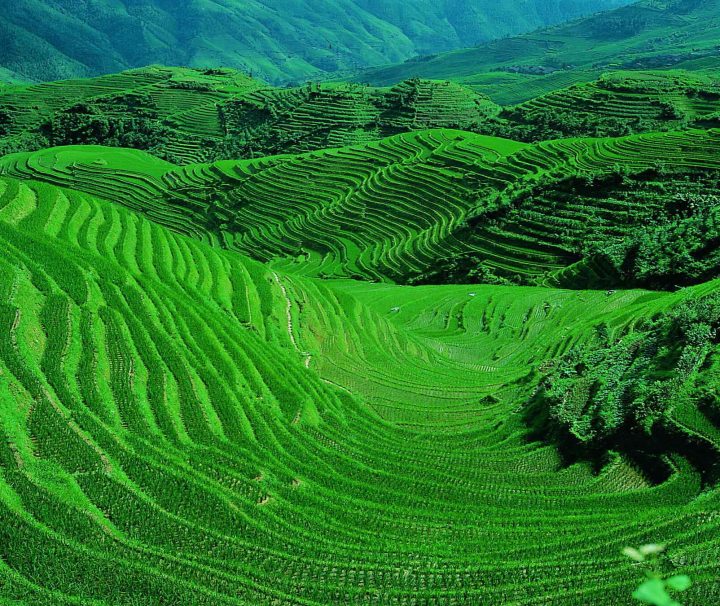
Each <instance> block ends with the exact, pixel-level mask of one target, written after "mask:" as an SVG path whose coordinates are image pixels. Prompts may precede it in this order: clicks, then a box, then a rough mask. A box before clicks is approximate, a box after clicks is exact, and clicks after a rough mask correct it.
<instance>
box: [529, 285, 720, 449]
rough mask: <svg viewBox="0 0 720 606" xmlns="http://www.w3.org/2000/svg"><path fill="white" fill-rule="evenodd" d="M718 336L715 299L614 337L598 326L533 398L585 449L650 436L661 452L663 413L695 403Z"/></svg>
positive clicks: (629, 444)
mask: <svg viewBox="0 0 720 606" xmlns="http://www.w3.org/2000/svg"><path fill="white" fill-rule="evenodd" d="M608 296H614V293H610V294H608ZM718 329H720V297H719V296H718V295H717V294H712V295H708V296H704V297H700V298H697V299H693V300H691V301H688V302H685V303H683V304H682V305H680V306H678V307H677V308H676V309H673V310H672V311H671V312H670V313H667V314H663V315H661V316H659V317H654V318H647V319H645V320H644V321H643V322H642V323H640V324H639V325H636V326H635V327H634V328H633V330H631V331H629V332H627V333H625V334H622V335H621V336H619V337H616V336H612V335H611V333H610V331H609V330H608V327H607V326H604V325H603V326H599V327H598V329H597V334H596V336H595V338H594V339H593V340H591V341H588V342H586V343H584V344H583V345H582V346H581V347H578V348H574V349H572V350H571V351H570V352H568V353H567V354H566V355H565V356H563V357H562V358H561V359H560V360H559V361H558V363H557V364H556V366H555V367H554V368H553V370H552V372H551V373H550V374H549V375H548V376H547V377H545V379H544V380H543V384H542V388H541V392H540V394H539V397H540V398H541V399H543V400H544V402H545V405H546V406H547V407H548V409H549V415H550V418H551V419H552V421H553V423H554V425H555V426H556V427H557V428H558V429H559V430H560V431H561V432H562V433H563V434H567V435H569V436H572V438H573V439H574V440H577V441H578V442H579V443H581V444H583V445H585V446H588V447H590V448H593V449H595V450H597V451H606V450H607V449H612V448H638V446H639V445H640V444H641V443H642V442H641V441H639V438H642V437H643V436H644V437H645V438H646V440H645V441H646V442H648V440H647V438H653V437H654V438H655V440H654V442H650V443H651V444H652V446H653V448H654V449H655V450H659V451H661V452H662V450H663V440H662V438H660V437H658V435H657V431H656V430H657V427H658V426H662V425H663V423H664V422H665V419H666V415H667V412H668V411H669V410H672V409H673V408H674V407H676V406H684V405H686V403H687V401H696V400H697V399H698V398H699V392H698V389H697V386H696V384H695V383H696V381H697V378H698V374H699V372H700V370H701V369H702V368H703V366H704V365H705V364H706V362H707V359H708V356H710V355H711V354H712V352H713V351H714V349H715V347H716V346H717V343H718ZM667 446H670V445H667Z"/></svg>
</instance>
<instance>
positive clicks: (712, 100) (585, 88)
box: [516, 71, 720, 130]
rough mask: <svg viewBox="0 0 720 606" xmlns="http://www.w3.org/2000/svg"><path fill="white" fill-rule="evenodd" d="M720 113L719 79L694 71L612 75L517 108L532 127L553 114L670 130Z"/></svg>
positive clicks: (611, 73) (713, 117)
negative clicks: (651, 125) (697, 73)
mask: <svg viewBox="0 0 720 606" xmlns="http://www.w3.org/2000/svg"><path fill="white" fill-rule="evenodd" d="M718 111H720V84H719V83H718V81H717V79H715V78H711V77H704V76H701V75H696V74H693V73H690V72H683V71H677V72H674V71H668V72H610V73H607V74H605V75H603V76H602V77H601V78H600V79H599V80H597V81H596V82H591V83H583V84H575V85H573V86H570V87H568V88H560V89H558V90H554V91H553V92H551V93H549V94H545V95H541V96H538V97H537V98H535V99H531V100H529V101H526V102H525V103H522V104H520V105H518V106H517V107H516V112H518V113H519V114H520V115H522V119H523V120H524V121H527V122H529V123H532V122H533V121H534V120H536V119H538V118H541V117H542V116H543V114H547V113H548V112H557V113H559V114H562V115H567V116H572V118H573V119H585V120H590V121H598V120H602V119H616V120H623V121H628V122H630V121H634V124H635V127H636V128H637V127H638V125H641V124H643V123H656V124H658V125H662V126H663V129H664V130H666V129H667V128H668V127H670V128H672V127H673V126H675V127H676V126H677V125H678V124H679V123H680V122H681V121H683V120H684V121H686V122H690V123H692V122H695V121H700V122H702V121H703V120H710V119H713V120H714V119H715V117H716V116H717V114H718Z"/></svg>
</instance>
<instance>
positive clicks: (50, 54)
mask: <svg viewBox="0 0 720 606" xmlns="http://www.w3.org/2000/svg"><path fill="white" fill-rule="evenodd" d="M627 3H628V0H529V1H528V2H524V3H523V4H522V5H518V4H516V3H515V2H501V3H498V2H491V1H489V0H443V2H433V1H431V0H416V1H415V2H412V3H406V2H400V1H398V0H383V1H382V2H378V1H375V0H320V1H317V2H311V1H309V0H302V1H299V2H289V1H288V0H283V1H279V0H278V1H275V2H273V3H272V4H271V5H268V4H266V3H264V2H212V3H210V2H168V1H166V0H139V1H133V2H128V1H127V0H125V1H122V2H112V1H110V0H91V1H89V2H80V3H78V2H76V1H75V0H16V1H14V2H9V3H4V6H3V9H2V11H0V38H1V39H2V40H3V45H2V47H1V48H0V66H2V67H4V68H8V69H10V70H12V71H13V72H15V73H16V74H18V75H20V76H22V77H25V78H27V79H31V80H32V79H34V80H57V79H61V78H70V77H77V76H90V75H98V74H102V73H109V72H114V71H120V70H121V69H127V68H132V67H140V66H145V65H150V64H156V63H162V64H165V65H189V66H196V67H217V66H220V65H224V66H227V67H236V68H239V69H243V70H245V71H249V72H250V71H251V72H253V73H255V74H257V75H259V76H261V77H262V78H264V79H269V80H277V79H281V78H284V79H288V78H293V79H301V80H303V79H305V78H308V77H311V76H315V75H317V74H322V73H328V72H336V71H339V70H347V69H357V68H358V67H366V66H369V65H381V64H385V63H389V62H396V61H403V60H405V59H407V58H409V57H412V56H414V55H418V54H426V53H433V52H437V51H443V50H448V49H452V48H459V47H463V46H471V45H474V44H477V43H479V42H482V41H485V40H491V39H495V38H500V37H502V36H506V35H509V34H517V33H521V32H526V31H530V30H532V29H535V28H537V27H540V26H543V25H549V24H553V23H559V22H562V21H567V20H569V19H573V18H575V17H579V16H581V15H586V14H589V13H592V12H595V11H597V10H602V9H605V8H612V7H616V6H620V5H622V4H627Z"/></svg>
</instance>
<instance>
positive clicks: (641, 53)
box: [360, 0, 720, 104]
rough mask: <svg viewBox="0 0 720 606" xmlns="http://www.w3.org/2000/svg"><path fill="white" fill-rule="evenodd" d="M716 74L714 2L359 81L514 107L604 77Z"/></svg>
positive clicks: (648, 3)
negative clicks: (431, 87)
mask: <svg viewBox="0 0 720 606" xmlns="http://www.w3.org/2000/svg"><path fill="white" fill-rule="evenodd" d="M719 66H720V0H644V1H642V2H638V3H635V4H632V5H629V6H624V7H620V8H617V9H615V10H612V11H607V12H603V13H601V14H597V15H593V16H589V17H585V18H582V19H577V20H575V21H572V22H569V23H565V24H562V25H558V26H554V27H549V28H547V29H544V30H540V31H535V32H532V33H528V34H523V35H520V36H516V37H511V38H506V39H502V40H494V41H491V42H487V43H485V44H482V45H480V46H477V47H475V48H470V49H464V50H458V51H452V52H447V53H442V54H439V55H437V56H431V57H423V58H420V59H416V60H411V61H407V62H405V63H402V64H398V65H392V66H388V67H384V68H378V69H371V70H368V71H366V72H364V73H363V74H361V76H360V79H361V80H363V81H365V82H370V83H372V84H376V85H386V84H390V83H394V82H399V81H401V80H404V79H407V78H411V77H422V78H441V79H445V78H449V79H453V80H457V81H459V82H462V83H464V84H466V85H469V86H471V87H473V88H475V89H476V90H477V91H479V92H483V93H485V94H487V95H489V96H490V97H491V98H492V99H493V100H494V101H496V102H498V103H503V104H514V103H518V102H522V101H525V100H527V99H531V98H533V97H537V96H539V95H542V94H545V93H548V92H550V91H553V90H555V89H557V88H561V87H565V86H568V85H570V84H573V83H576V82H583V81H585V82H588V81H591V80H595V79H596V78H597V77H598V76H599V75H600V74H602V73H603V72H605V71H607V70H617V69H668V68H681V69H689V70H693V71H698V70H701V71H706V70H710V71H713V70H717V69H718V67H719Z"/></svg>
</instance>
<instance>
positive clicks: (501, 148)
mask: <svg viewBox="0 0 720 606" xmlns="http://www.w3.org/2000/svg"><path fill="white" fill-rule="evenodd" d="M674 137H675V139H676V140H678V145H680V144H682V145H685V146H689V145H690V142H691V141H692V149H694V150H696V153H695V154H694V155H690V154H688V159H687V163H688V165H695V164H700V163H701V161H702V162H704V163H707V156H705V157H704V159H703V156H702V153H701V152H702V149H703V147H702V145H703V142H705V143H706V144H708V145H709V144H710V143H712V142H714V140H715V137H716V134H706V135H700V134H694V135H693V137H692V138H687V137H685V138H683V137H680V136H677V135H676V136H674ZM672 140H673V139H667V138H665V139H661V138H656V137H647V138H638V139H629V140H618V141H604V142H596V143H594V144H590V143H588V142H581V141H576V142H572V143H565V144H563V145H565V146H567V147H563V146H561V145H558V144H548V145H547V146H545V147H544V149H546V150H547V151H548V155H547V156H545V158H548V157H553V158H555V163H556V165H557V166H562V165H565V164H568V163H570V162H574V163H577V165H578V166H586V164H587V165H589V166H592V167H594V168H597V166H598V164H599V165H600V166H602V162H603V160H602V159H603V158H604V157H609V158H610V159H611V160H613V161H615V160H616V158H614V157H613V156H615V155H617V154H620V153H622V150H625V151H624V156H623V157H624V158H625V160H626V161H627V162H628V163H629V162H630V159H629V158H630V156H629V154H628V152H627V149H628V148H630V149H632V148H633V147H635V146H645V148H644V149H645V151H647V150H648V149H650V148H652V149H654V150H656V151H658V153H659V150H661V149H667V148H668V147H669V144H670V141H672ZM680 141H682V143H680ZM648 146H649V147H648ZM562 150H573V153H572V154H571V155H570V156H566V157H563V151H562ZM550 152H552V154H551V153H550ZM364 153H365V158H364V159H363V160H362V162H360V161H358V162H357V164H355V165H363V166H364V165H368V164H371V168H372V169H373V173H372V174H370V175H369V176H368V178H367V180H365V181H362V180H361V182H362V183H365V184H366V185H367V186H368V187H370V186H373V183H377V185H374V187H378V188H379V187H382V181H381V179H382V178H387V179H393V182H394V183H396V185H395V186H394V188H393V189H394V190H395V191H397V192H398V194H397V196H398V198H397V200H398V202H402V201H404V200H406V197H405V196H404V195H403V194H402V193H401V191H402V188H401V186H400V184H401V183H402V179H403V171H404V170H410V169H411V168H412V167H413V166H414V165H415V164H417V166H418V167H419V168H417V169H416V170H417V171H422V170H425V171H430V173H429V174H430V175H433V174H439V175H443V176H444V178H447V179H450V178H451V177H455V172H454V169H452V168H451V164H450V162H451V161H452V162H453V164H452V166H460V167H463V166H465V165H466V164H469V163H471V161H472V162H473V163H476V164H477V165H478V167H483V166H485V165H486V164H488V163H490V162H494V164H493V166H494V168H497V174H499V175H502V174H504V173H503V172H502V171H501V170H500V169H501V167H503V166H507V167H508V170H509V167H515V168H514V170H515V171H516V172H518V174H522V172H523V171H528V169H527V167H525V168H521V167H522V166H523V162H524V163H527V162H528V159H529V158H533V157H534V158H539V157H541V156H540V155H539V154H540V151H539V149H534V148H529V147H525V146H523V145H520V144H513V143H510V142H506V141H492V140H487V139H482V138H477V137H472V136H468V135H462V134H460V133H456V132H443V131H431V132H429V133H426V134H424V135H422V136H421V135H416V136H401V137H397V138H395V139H391V140H388V141H385V142H383V143H381V144H372V145H370V146H368V147H367V148H365V151H364ZM358 154H360V150H359V149H352V148H350V149H345V150H341V151H337V152H327V153H324V154H314V155H311V156H307V157H300V158H293V157H288V158H276V159H273V160H264V161H258V162H244V163H242V162H241V163H238V162H228V163H220V164H216V165H205V166H198V167H190V168H187V169H177V168H174V167H172V166H171V165H166V164H163V163H161V162H157V161H155V162H154V163H153V162H152V161H151V160H150V159H149V157H148V156H145V155H143V154H141V153H140V152H131V151H124V152H121V153H120V154H118V152H117V151H113V150H102V149H99V148H92V147H88V148H85V149H80V148H72V149H65V150H51V151H49V152H47V153H45V154H36V155H33V156H23V157H15V158H8V159H6V160H4V162H3V166H4V172H3V176H2V177H0V240H2V244H1V247H2V250H3V252H4V254H3V255H2V257H0V318H1V321H2V325H3V326H4V329H3V331H2V332H0V407H2V414H0V428H1V430H2V434H3V438H2V440H0V457H1V458H0V461H1V462H2V463H1V464H0V515H1V516H2V522H3V523H2V525H0V529H1V530H0V536H2V541H1V543H2V546H3V547H2V558H0V578H2V583H0V587H1V589H0V595H1V597H2V598H3V600H4V601H7V602H8V603H27V604H48V605H51V604H83V605H85V604H93V605H97V606H100V605H105V604H107V605H109V604H113V605H121V604H122V605H137V604H146V603H148V599H151V600H154V601H156V602H157V603H167V604H208V605H209V604H212V605H217V604H248V605H253V606H256V605H261V604H275V605H287V606H290V605H293V606H295V605H297V604H305V605H318V606H320V605H323V606H324V605H326V604H383V605H385V604H387V605H391V604H392V605H402V604H433V605H437V606H440V605H442V606H445V605H459V604H474V603H478V604H480V603H481V604H517V605H520V604H528V605H529V604H548V605H549V604H567V605H573V604H577V605H578V606H579V605H581V604H582V605H584V604H588V603H592V604H599V605H600V604H603V605H605V604H606V605H608V606H610V605H613V606H615V605H618V604H626V603H629V598H628V596H629V594H630V591H631V589H632V587H633V586H634V584H635V583H634V580H635V576H636V571H634V570H633V569H632V567H631V566H630V565H629V564H628V563H627V562H626V558H624V556H622V555H621V553H620V550H621V548H622V547H624V546H626V545H628V544H639V543H644V542H650V541H663V542H667V543H668V544H669V547H670V554H671V557H670V559H669V560H668V561H667V562H666V565H667V566H668V567H669V569H675V568H677V569H680V570H682V571H683V572H686V573H688V574H690V575H691V576H692V578H693V581H694V585H693V587H692V589H691V590H690V591H689V592H688V593H687V594H686V595H685V596H684V597H685V598H687V600H688V602H687V603H688V604H691V605H698V606H699V605H701V604H711V603H714V602H715V601H717V600H718V599H719V598H720V586H719V585H718V583H717V550H718V536H720V535H719V531H720V528H719V527H718V526H719V525H720V518H718V515H717V512H718V505H719V504H720V502H719V501H718V494H719V493H718V492H717V489H715V488H713V487H712V484H711V483H710V482H711V479H712V477H711V475H708V474H709V472H710V470H709V469H708V468H707V466H705V467H702V466H698V465H697V463H696V462H695V461H694V460H692V459H689V458H687V456H686V455H685V452H684V450H686V447H687V444H699V443H701V444H702V445H703V448H705V449H706V451H707V452H708V453H709V455H708V456H707V458H706V463H708V462H709V461H711V460H712V457H716V456H717V452H718V435H719V433H718V432H719V431H720V430H719V429H718V426H717V425H716V424H715V423H714V422H713V420H712V419H713V418H714V417H712V415H711V414H710V413H709V412H707V413H706V412H703V410H704V409H703V408H701V407H699V406H695V407H690V408H687V407H686V409H684V410H683V411H682V416H679V412H678V414H677V415H676V413H675V411H674V410H669V411H667V413H666V415H665V416H664V418H663V419H662V420H660V421H658V424H659V425H661V426H662V427H665V428H666V429H668V430H669V428H671V427H674V428H675V435H676V436H677V437H676V439H675V440H674V441H673V442H672V443H665V445H664V447H663V449H662V450H660V451H659V452H656V453H654V454H653V453H648V454H649V456H650V459H651V461H648V460H646V459H643V458H637V457H636V456H635V455H636V454H637V453H634V452H633V451H629V452H628V451H626V450H623V449H622V448H621V447H620V446H618V449H617V450H614V451H612V452H609V453H608V454H607V457H606V458H605V460H604V461H603V464H602V465H601V466H600V467H599V470H598V468H596V467H594V466H593V465H592V464H591V463H590V462H589V461H586V460H584V459H580V460H573V459H567V458H563V457H562V456H561V455H560V454H559V451H558V450H557V448H556V447H555V445H554V444H552V443H550V442H548V436H542V439H538V438H539V437H538V436H534V435H533V434H532V432H531V428H530V427H529V426H528V420H527V418H526V416H527V414H528V413H529V409H528V407H527V402H528V401H529V400H530V399H531V397H532V395H533V394H534V393H536V391H537V387H538V385H539V383H540V381H541V379H542V375H543V374H544V373H545V372H547V367H548V365H552V364H554V363H556V362H557V361H558V360H561V359H563V358H564V356H565V355H567V354H568V352H571V351H572V350H577V349H578V348H581V347H582V346H583V345H584V344H590V343H591V342H592V339H593V334H595V332H596V330H595V327H596V326H598V325H602V326H604V327H605V328H604V330H606V331H607V334H608V335H609V336H611V337H616V338H621V337H623V335H628V334H629V335H632V334H634V332H635V331H636V330H641V325H642V324H643V322H644V320H645V319H647V318H652V317H658V316H662V315H663V314H669V313H673V310H678V309H681V308H682V306H683V305H685V304H688V303H691V302H692V301H697V300H701V299H702V298H703V297H708V296H710V297H712V296H715V295H716V294H717V293H718V288H719V286H718V283H717V282H710V283H707V284H704V285H702V286H697V287H692V288H688V289H685V290H681V291H678V292H675V293H657V292H648V291H640V290H633V291H623V292H618V293H614V294H609V293H606V292H604V291H568V290H555V289H552V288H533V287H502V286H488V285H485V286H473V287H469V286H462V285H458V286H444V287H421V288H409V287H403V286H393V285H389V284H370V283H367V282H365V283H363V282H352V281H329V280H325V281H320V280H317V279H312V278H307V277H302V276H300V275H299V274H298V273H297V272H295V273H287V272H284V271H281V270H280V269H278V268H271V267H266V266H262V265H260V264H258V263H256V262H254V261H251V260H250V259H248V258H247V257H245V256H242V255H241V254H240V253H238V252H236V251H232V250H223V248H222V247H221V246H218V244H220V242H219V238H218V237H217V236H214V235H213V234H215V233H217V232H214V231H212V230H209V228H208V224H207V221H206V220H205V218H204V214H203V213H205V212H206V211H204V210H203V208H202V206H201V205H200V200H201V199H202V197H201V196H198V197H196V198H193V197H190V196H186V197H185V198H180V197H178V198H176V199H175V200H174V202H173V203H172V204H171V203H170V202H169V200H168V199H167V198H162V197H157V196H156V193H157V192H158V191H162V190H159V189H157V188H160V187H161V186H162V187H164V188H166V189H169V188H170V185H171V184H173V183H178V184H179V185H178V188H176V189H175V191H176V192H178V191H185V192H190V191H196V192H202V191H204V188H203V184H204V183H207V181H208V179H215V180H217V179H219V178H220V176H221V177H222V178H223V179H224V180H230V182H231V183H233V188H242V187H243V183H244V182H245V181H248V182H249V183H254V182H255V181H253V180H252V176H253V175H262V174H263V173H265V172H267V171H272V170H281V169H284V170H285V171H286V173H285V174H287V175H288V178H283V179H275V180H273V183H274V184H275V187H276V188H277V187H282V186H284V184H286V183H290V184H292V181H291V180H290V175H293V174H297V175H299V178H300V180H301V181H302V180H304V177H303V176H302V175H303V173H302V172H301V170H300V169H301V168H302V167H303V165H305V164H306V163H307V162H310V161H312V160H313V159H314V158H323V157H324V158H325V159H326V160H327V162H328V163H330V165H331V167H332V164H331V163H332V162H342V163H343V165H351V166H355V165H354V164H352V161H353V160H354V156H357V155H358ZM529 154H530V155H529ZM390 156H392V157H393V158H395V161H394V163H392V164H390V165H389V166H387V167H386V168H385V169H384V170H379V168H378V167H382V166H383V164H382V163H383V162H385V163H387V162H388V159H387V158H388V157H390ZM368 158H373V160H372V163H371V162H370V160H369V159H368ZM513 158H514V161H513V162H511V161H510V160H511V159H513ZM569 158H571V159H569ZM418 159H420V160H425V163H424V164H423V163H422V162H418ZM441 159H444V160H442V161H444V162H446V164H445V165H443V164H442V161H441ZM413 160H414V161H415V164H414V163H413ZM521 161H522V162H521ZM546 162H548V167H547V172H549V170H550V166H549V165H550V163H549V161H547V160H546ZM591 162H594V164H592V163H591ZM636 162H638V164H642V161H641V160H639V159H637V160H636ZM495 165H497V166H495ZM149 166H151V168H148V167H149ZM423 167H426V168H423ZM478 170H482V169H481V168H478ZM318 174H319V175H321V174H322V173H318ZM326 174H327V175H329V176H330V175H332V174H333V173H332V171H331V170H330V168H329V169H328V172H327V173H326ZM344 174H345V175H348V176H346V177H345V178H346V179H351V176H352V175H355V174H356V173H355V172H346V173H344ZM329 176H328V177H326V178H329ZM340 176H342V174H341V175H340ZM296 178H297V177H296ZM318 178H319V177H318ZM353 178H357V177H353ZM405 178H410V177H405ZM412 178H413V179H414V180H415V182H417V183H421V182H423V179H424V178H426V177H424V175H423V174H422V172H418V173H416V174H413V176H412ZM223 182H224V181H223ZM316 189H317V190H318V191H323V190H324V189H328V190H329V185H328V186H323V185H322V183H321V182H320V181H318V183H317V185H316ZM83 190H84V191H83ZM228 191H229V192H232V191H233V189H228ZM358 191H361V190H360V189H358ZM387 191H390V189H388V190H387ZM421 191H422V190H421ZM428 191H431V190H430V189H428ZM378 195H379V194H378ZM288 199H292V198H291V197H290V196H289V195H288V196H287V197H286V198H285V200H288ZM351 199H352V198H351ZM426 200H428V198H423V201H424V202H425V201H426ZM192 201H195V202H196V206H195V207H192V206H189V204H190V202H192ZM118 202H119V203H118ZM408 202H410V200H409V199H408ZM343 203H344V199H343V198H340V199H338V204H343ZM425 203H427V202H425ZM388 206H389V205H388ZM368 208H370V207H369V206H368ZM398 208H399V209H400V208H402V206H398ZM233 209H234V211H235V212H238V213H239V212H242V210H243V205H240V206H239V207H233ZM271 210H272V207H270V208H266V209H265V211H264V212H265V213H268V214H269V213H270V212H271ZM325 210H326V211H327V212H328V213H331V212H332V210H333V209H332V208H325ZM397 212H399V211H397ZM414 212H415V213H417V212H418V207H417V206H415V210H414ZM309 216H312V215H309ZM407 216H408V217H411V216H412V213H411V212H409V211H408V213H407ZM366 217H372V214H370V215H366ZM386 222H387V221H386ZM437 224H438V226H439V227H443V223H442V222H441V221H438V222H437ZM443 228H444V227H443ZM367 229H368V230H369V229H370V228H369V227H368V228H367ZM266 231H267V234H268V238H270V237H271V236H272V234H273V232H272V231H271V230H270V229H267V228H266ZM226 233H227V232H225V235H224V238H225V241H226V242H227V235H226ZM248 233H251V230H248ZM306 233H307V230H306ZM338 233H341V232H338ZM370 233H371V232H370ZM428 233H429V232H428ZM183 234H187V235H183ZM281 235H282V234H281ZM190 236H192V237H190ZM278 237H279V236H278ZM237 241H240V239H239V238H238V239H237ZM272 241H273V242H274V241H275V240H272ZM428 242H430V240H429V239H428ZM346 246H347V248H348V250H350V249H351V248H350V243H349V242H348V244H347V245H346ZM358 258H360V257H358ZM387 258H388V259H389V260H392V259H393V256H392V255H391V254H389V253H388V257H387ZM398 258H400V256H399V257H398ZM403 258H405V257H403ZM408 258H409V257H408ZM326 266H327V264H326ZM376 271H377V269H376ZM717 352H718V350H717V345H716V344H715V345H712V348H711V349H710V350H708V351H707V352H706V354H707V356H706V363H705V364H704V368H707V369H708V370H706V371H703V373H696V374H695V375H692V377H691V379H688V380H692V381H695V380H698V381H699V380H700V377H703V378H704V380H707V381H710V384H711V385H713V384H714V383H712V381H713V380H714V377H715V376H717V373H716V372H715V366H716V358H717ZM668 370H669V369H668ZM683 445H685V447H683Z"/></svg>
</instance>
